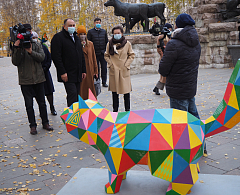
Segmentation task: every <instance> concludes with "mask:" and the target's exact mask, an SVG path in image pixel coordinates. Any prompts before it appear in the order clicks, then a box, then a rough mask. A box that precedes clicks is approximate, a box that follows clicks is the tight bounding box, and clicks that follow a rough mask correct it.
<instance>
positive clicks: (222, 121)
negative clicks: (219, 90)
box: [205, 59, 240, 137]
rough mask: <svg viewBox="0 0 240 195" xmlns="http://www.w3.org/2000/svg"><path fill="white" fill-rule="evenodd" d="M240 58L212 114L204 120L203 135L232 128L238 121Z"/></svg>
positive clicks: (206, 135)
mask: <svg viewBox="0 0 240 195" xmlns="http://www.w3.org/2000/svg"><path fill="white" fill-rule="evenodd" d="M239 106H240V59H239V60H238V62H237V64H236V66H235V68H234V70H233V73H232V75H231V77H230V79H229V81H228V85H227V89H226V91H225V94H224V97H223V100H222V102H221V103H220V105H219V106H218V107H217V109H216V111H215V112H214V114H213V116H211V117H209V118H208V119H207V120H206V121H205V137H209V136H212V135H215V134H217V133H221V132H223V131H226V130H228V129H231V128H233V127H234V126H235V125H237V124H238V123H239V122H240V111H239Z"/></svg>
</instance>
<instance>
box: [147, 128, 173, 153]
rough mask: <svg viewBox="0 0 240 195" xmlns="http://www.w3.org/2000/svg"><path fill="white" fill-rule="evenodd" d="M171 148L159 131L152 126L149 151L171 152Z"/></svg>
mask: <svg viewBox="0 0 240 195" xmlns="http://www.w3.org/2000/svg"><path fill="white" fill-rule="evenodd" d="M172 149H173V148H172V147H171V146H170V145H169V144H168V143H167V141H166V140H165V139H164V138H163V136H162V135H161V134H160V133H159V131H158V130H157V129H156V127H154V126H153V125H152V129H151V135H150V143H149V151H155V150H172Z"/></svg>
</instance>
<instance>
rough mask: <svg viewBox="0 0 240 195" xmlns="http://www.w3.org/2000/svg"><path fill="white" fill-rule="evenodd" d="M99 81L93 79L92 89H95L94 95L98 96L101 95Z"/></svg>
mask: <svg viewBox="0 0 240 195" xmlns="http://www.w3.org/2000/svg"><path fill="white" fill-rule="evenodd" d="M100 81H101V79H100V78H98V79H95V78H94V87H95V91H96V95H97V96H98V95H99V94H100V93H101V82H100Z"/></svg>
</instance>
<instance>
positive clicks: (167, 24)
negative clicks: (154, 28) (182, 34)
mask: <svg viewBox="0 0 240 195" xmlns="http://www.w3.org/2000/svg"><path fill="white" fill-rule="evenodd" d="M164 27H167V28H168V29H169V28H172V25H171V24H169V23H166V24H165V25H164Z"/></svg>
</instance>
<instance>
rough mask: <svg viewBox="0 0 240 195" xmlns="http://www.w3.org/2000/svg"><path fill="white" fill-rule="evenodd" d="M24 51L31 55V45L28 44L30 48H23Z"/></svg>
mask: <svg viewBox="0 0 240 195" xmlns="http://www.w3.org/2000/svg"><path fill="white" fill-rule="evenodd" d="M25 50H26V51H27V52H28V53H29V54H31V53H32V43H30V48H25Z"/></svg>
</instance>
